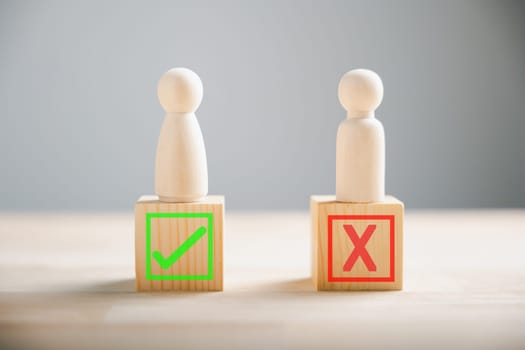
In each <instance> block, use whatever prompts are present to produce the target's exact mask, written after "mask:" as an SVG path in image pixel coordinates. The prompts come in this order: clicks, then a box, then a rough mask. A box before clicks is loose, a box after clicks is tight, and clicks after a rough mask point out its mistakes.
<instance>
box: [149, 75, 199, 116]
mask: <svg viewBox="0 0 525 350" xmlns="http://www.w3.org/2000/svg"><path fill="white" fill-rule="evenodd" d="M202 90H203V89H202V81H201V79H200V78H199V76H198V75H197V74H196V73H195V72H194V71H192V70H190V69H188V68H172V69H170V70H169V71H167V72H166V73H164V74H163V75H162V77H161V78H160V80H159V83H158V86H157V95H158V97H159V102H160V104H161V105H162V108H164V110H165V111H166V113H193V112H195V111H196V110H197V108H199V105H200V104H201V102H202Z"/></svg>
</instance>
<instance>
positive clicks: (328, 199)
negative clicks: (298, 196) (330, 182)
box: [310, 194, 404, 207]
mask: <svg viewBox="0 0 525 350" xmlns="http://www.w3.org/2000/svg"><path fill="white" fill-rule="evenodd" d="M310 201H311V202H312V204H313V203H315V204H333V203H340V204H360V205H381V204H401V205H402V206H403V207H404V204H403V202H401V201H400V200H399V199H397V198H396V197H394V196H389V195H386V196H385V199H384V200H383V201H381V202H370V203H357V202H339V201H336V200H335V195H332V194H330V195H313V196H310Z"/></svg>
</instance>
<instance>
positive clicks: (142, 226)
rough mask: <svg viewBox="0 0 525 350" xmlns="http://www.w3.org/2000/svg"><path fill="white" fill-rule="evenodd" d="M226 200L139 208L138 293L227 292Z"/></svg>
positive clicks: (150, 204) (152, 204) (147, 204)
mask: <svg viewBox="0 0 525 350" xmlns="http://www.w3.org/2000/svg"><path fill="white" fill-rule="evenodd" d="M223 222H224V205H223V202H221V201H216V200H214V201H213V202H212V201H208V202H207V201H203V202H195V203H165V202H160V201H155V200H153V201H152V200H149V201H142V200H139V202H137V203H136V205H135V273H136V287H137V290H139V291H170V290H186V291H220V290H222V289H223V256H222V252H223V249H222V235H223Z"/></svg>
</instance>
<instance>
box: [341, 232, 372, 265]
mask: <svg viewBox="0 0 525 350" xmlns="http://www.w3.org/2000/svg"><path fill="white" fill-rule="evenodd" d="M343 227H344V229H345V231H346V234H347V235H348V237H350V239H351V240H352V243H353V244H354V250H353V251H352V254H350V256H349V257H348V259H347V260H346V262H345V264H344V266H343V271H351V270H352V268H353V267H354V264H355V263H356V261H357V259H358V258H359V257H361V259H362V260H363V262H364V263H365V265H366V268H367V269H368V271H376V270H377V267H376V264H374V261H373V260H372V258H371V257H370V254H368V251H367V250H366V248H365V246H366V243H367V242H368V240H369V239H370V237H372V234H373V233H374V231H375V229H376V225H368V226H367V227H366V229H365V232H363V235H362V236H361V238H359V236H358V235H357V232H356V231H355V229H354V226H353V225H343Z"/></svg>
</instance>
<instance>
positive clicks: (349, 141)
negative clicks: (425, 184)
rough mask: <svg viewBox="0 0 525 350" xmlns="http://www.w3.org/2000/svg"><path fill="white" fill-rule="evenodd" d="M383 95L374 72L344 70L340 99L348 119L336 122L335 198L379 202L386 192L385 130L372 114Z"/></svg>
mask: <svg viewBox="0 0 525 350" xmlns="http://www.w3.org/2000/svg"><path fill="white" fill-rule="evenodd" d="M382 98H383V84H382V83H381V79H380V78H379V76H377V74H375V73H374V72H372V71H369V70H365V69H356V70H353V71H350V72H348V73H346V74H345V75H344V76H343V77H342V78H341V82H340V83H339V101H340V102H341V105H342V106H343V107H344V108H345V109H346V110H347V119H346V120H344V121H342V122H341V124H339V129H338V131H337V152H336V198H337V200H338V201H341V202H360V203H367V202H378V201H381V200H383V197H384V195H385V133H384V131H383V125H382V124H381V122H380V121H379V120H377V119H376V118H375V116H374V110H375V109H376V108H377V107H378V106H379V104H380V103H381V100H382Z"/></svg>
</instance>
